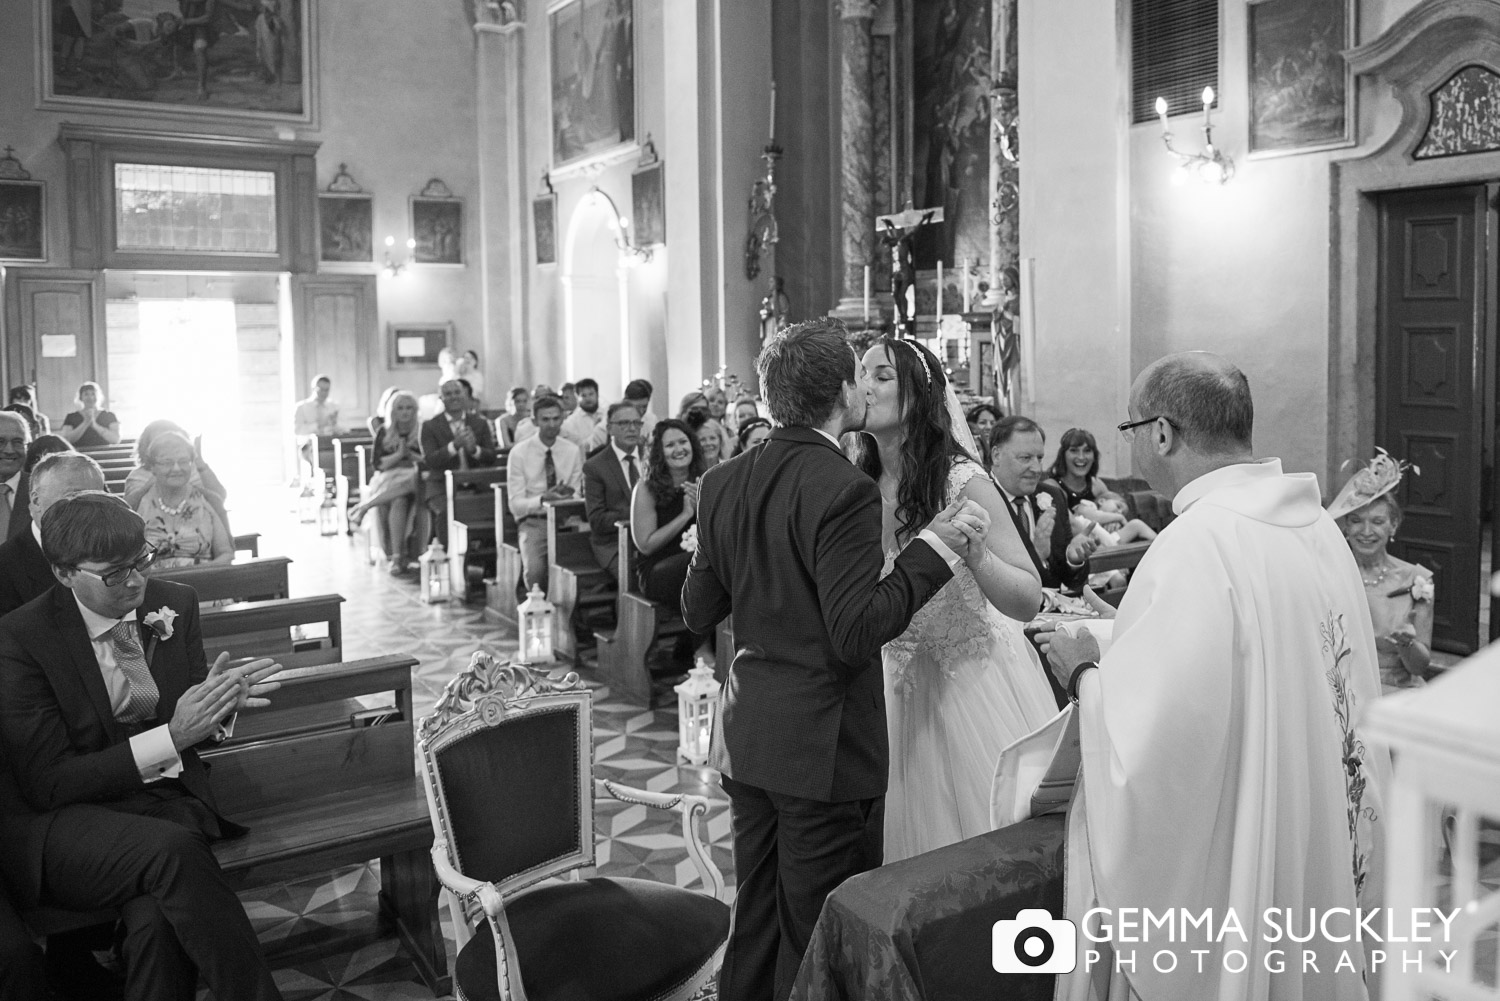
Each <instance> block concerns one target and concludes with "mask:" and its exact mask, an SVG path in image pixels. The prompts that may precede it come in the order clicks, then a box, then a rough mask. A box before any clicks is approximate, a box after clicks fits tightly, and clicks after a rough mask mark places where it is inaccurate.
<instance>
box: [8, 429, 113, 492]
mask: <svg viewBox="0 0 1500 1001" xmlns="http://www.w3.org/2000/svg"><path fill="white" fill-rule="evenodd" d="M75 451H77V449H75V448H74V447H73V446H72V445H69V444H68V441H67V439H66V438H64V437H62V436H61V435H56V434H44V435H42V436H41V437H40V438H37V439H35V440H34V441H32V443H31V444H30V445H27V446H26V465H25V467H24V468H25V470H26V472H28V473H29V472H31V471H32V470H33V469H35V468H36V464H37V463H38V462H41V461H42V456H44V455H52V454H53V453H54V452H75ZM101 489H102V488H101Z"/></svg>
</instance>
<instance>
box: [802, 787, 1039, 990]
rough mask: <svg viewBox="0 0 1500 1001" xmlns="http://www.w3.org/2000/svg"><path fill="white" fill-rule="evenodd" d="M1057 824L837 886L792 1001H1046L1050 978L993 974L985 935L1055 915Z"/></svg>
mask: <svg viewBox="0 0 1500 1001" xmlns="http://www.w3.org/2000/svg"><path fill="white" fill-rule="evenodd" d="M1063 821H1064V818H1063V817H1062V815H1060V814H1058V815H1053V816H1048V817H1040V818H1038V819H1036V820H1027V821H1023V822H1022V823H1019V824H1014V825H1012V826H1010V827H1006V828H1002V829H1001V830H998V831H991V832H990V833H988V834H981V835H979V836H978V837H974V838H970V839H968V840H967V841H960V842H959V843H957V844H954V845H948V846H947V847H945V848H939V849H937V850H936V851H931V852H927V853H926V854H924V855H917V856H915V857H913V858H909V859H904V860H902V861H900V862H895V863H892V864H890V865H886V866H882V867H881V868H879V869H875V870H873V871H871V872H866V873H861V874H860V875H858V876H853V877H851V878H849V879H847V880H845V881H844V882H843V883H842V884H840V885H839V887H838V889H836V890H834V891H833V892H832V893H831V894H829V895H828V900H827V902H825V903H824V904H823V912H822V913H821V914H820V915H819V916H818V923H817V926H816V927H815V928H814V929H813V935H812V941H811V943H809V945H808V949H807V954H806V956H805V957H804V958H803V960H802V968H801V969H800V970H799V971H798V973H797V983H796V986H795V987H794V988H793V990H792V999H793V1001H919V999H925V1001H940V999H954V1001H958V999H963V1001H980V999H984V998H995V999H1004V1001H1051V999H1052V990H1053V977H1052V976H1051V975H1043V974H1026V975H1015V974H1012V975H1002V974H999V973H996V972H995V970H994V968H993V967H992V966H991V960H990V929H991V927H992V926H993V925H994V923H995V922H996V921H999V920H1002V919H1006V918H1014V917H1015V916H1016V913H1017V912H1018V911H1020V910H1022V909H1024V908H1028V907H1041V908H1044V909H1046V910H1048V911H1050V912H1051V913H1052V915H1053V916H1054V917H1060V916H1061V915H1062V911H1063V857H1064V841H1065V834H1064V822H1063Z"/></svg>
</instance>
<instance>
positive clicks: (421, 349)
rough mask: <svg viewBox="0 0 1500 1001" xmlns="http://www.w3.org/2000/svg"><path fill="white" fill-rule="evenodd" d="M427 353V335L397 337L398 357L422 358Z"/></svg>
mask: <svg viewBox="0 0 1500 1001" xmlns="http://www.w3.org/2000/svg"><path fill="white" fill-rule="evenodd" d="M426 353H427V338H425V337H398V338H396V357H398V358H420V357H422V356H423V355H425V354H426Z"/></svg>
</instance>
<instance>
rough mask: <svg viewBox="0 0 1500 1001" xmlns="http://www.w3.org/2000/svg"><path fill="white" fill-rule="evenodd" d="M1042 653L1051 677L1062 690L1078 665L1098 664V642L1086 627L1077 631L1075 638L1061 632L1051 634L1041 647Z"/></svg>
mask: <svg viewBox="0 0 1500 1001" xmlns="http://www.w3.org/2000/svg"><path fill="white" fill-rule="evenodd" d="M1043 652H1044V653H1046V655H1047V665H1048V666H1049V667H1051V668H1052V676H1053V677H1054V678H1056V679H1057V683H1058V684H1059V685H1062V686H1063V687H1064V688H1066V687H1067V686H1068V679H1069V678H1071V677H1072V676H1073V669H1074V668H1075V667H1077V666H1078V665H1079V664H1085V663H1090V662H1092V663H1095V664H1097V663H1099V641H1098V640H1096V639H1094V634H1093V633H1091V632H1089V631H1088V627H1087V626H1084V627H1083V628H1081V629H1079V630H1078V636H1077V637H1076V638H1075V637H1073V636H1070V635H1068V634H1067V633H1065V632H1063V631H1062V630H1058V631H1057V632H1055V633H1052V634H1051V635H1050V636H1049V637H1048V638H1047V641H1046V644H1045V646H1043Z"/></svg>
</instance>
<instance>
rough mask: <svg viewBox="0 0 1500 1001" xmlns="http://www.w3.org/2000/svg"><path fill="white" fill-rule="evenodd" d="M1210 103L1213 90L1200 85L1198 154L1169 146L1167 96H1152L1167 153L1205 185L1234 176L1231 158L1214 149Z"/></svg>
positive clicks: (1170, 133)
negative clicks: (1200, 135)
mask: <svg viewBox="0 0 1500 1001" xmlns="http://www.w3.org/2000/svg"><path fill="white" fill-rule="evenodd" d="M1213 103H1214V89H1213V88H1212V87H1204V88H1203V151H1202V152H1201V153H1184V152H1183V151H1182V150H1180V149H1178V148H1176V147H1175V146H1173V145H1172V126H1171V125H1170V124H1169V123H1168V122H1167V99H1166V98H1165V97H1158V98H1157V99H1156V114H1157V117H1159V118H1160V119H1161V130H1162V131H1161V141H1162V144H1163V145H1164V146H1166V148H1167V152H1168V153H1170V154H1171V155H1173V156H1175V157H1177V159H1178V160H1180V161H1181V162H1182V169H1184V170H1186V171H1189V172H1191V173H1194V174H1196V175H1197V176H1198V178H1199V180H1201V181H1203V182H1204V183H1206V184H1213V183H1218V184H1223V183H1224V182H1225V181H1228V180H1229V179H1230V178H1231V177H1233V176H1234V161H1233V160H1231V159H1230V158H1229V157H1227V156H1225V155H1224V154H1223V152H1222V151H1220V150H1218V149H1216V148H1214V132H1213V129H1214V126H1213V119H1212V117H1211V109H1212V107H1213Z"/></svg>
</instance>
